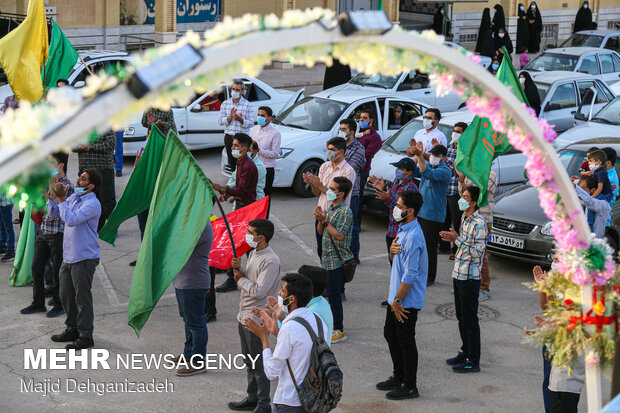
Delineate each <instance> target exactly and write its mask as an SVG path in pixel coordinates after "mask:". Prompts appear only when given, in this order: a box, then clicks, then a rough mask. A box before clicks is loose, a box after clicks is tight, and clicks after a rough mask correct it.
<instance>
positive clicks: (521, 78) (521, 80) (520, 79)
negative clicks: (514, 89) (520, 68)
mask: <svg viewBox="0 0 620 413" xmlns="http://www.w3.org/2000/svg"><path fill="white" fill-rule="evenodd" d="M519 82H521V84H522V85H524V84H525V78H524V77H520V78H519Z"/></svg>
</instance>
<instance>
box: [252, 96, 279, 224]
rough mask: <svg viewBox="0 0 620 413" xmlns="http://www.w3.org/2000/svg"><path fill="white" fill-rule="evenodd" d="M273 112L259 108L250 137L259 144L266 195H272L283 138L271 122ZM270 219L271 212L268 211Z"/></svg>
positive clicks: (267, 107) (265, 107)
mask: <svg viewBox="0 0 620 413" xmlns="http://www.w3.org/2000/svg"><path fill="white" fill-rule="evenodd" d="M272 118H273V111H272V110H271V108H270V107H269V106H261V107H260V108H258V116H257V117H256V122H257V123H258V125H256V126H254V127H253V128H252V130H251V131H250V137H251V138H252V139H254V140H255V141H256V142H257V143H258V148H259V150H258V158H259V159H260V160H261V162H262V163H263V164H264V165H265V168H266V177H265V195H271V189H272V188H273V179H274V177H275V167H276V159H278V156H280V142H281V140H282V137H281V136H280V131H278V130H277V129H276V128H274V127H273V125H272V124H271V120H272ZM267 217H269V211H267Z"/></svg>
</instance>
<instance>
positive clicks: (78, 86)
mask: <svg viewBox="0 0 620 413" xmlns="http://www.w3.org/2000/svg"><path fill="white" fill-rule="evenodd" d="M84 86H86V82H84V81H83V80H78V81H77V82H75V84H74V85H73V87H74V88H76V89H77V88H80V87H84Z"/></svg>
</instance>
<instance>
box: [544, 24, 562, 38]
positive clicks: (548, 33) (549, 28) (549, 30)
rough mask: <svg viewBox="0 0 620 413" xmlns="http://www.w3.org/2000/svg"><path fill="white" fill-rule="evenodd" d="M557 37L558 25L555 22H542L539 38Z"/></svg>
mask: <svg viewBox="0 0 620 413" xmlns="http://www.w3.org/2000/svg"><path fill="white" fill-rule="evenodd" d="M557 37H558V25H557V24H543V29H542V33H541V34H540V38H541V39H557Z"/></svg>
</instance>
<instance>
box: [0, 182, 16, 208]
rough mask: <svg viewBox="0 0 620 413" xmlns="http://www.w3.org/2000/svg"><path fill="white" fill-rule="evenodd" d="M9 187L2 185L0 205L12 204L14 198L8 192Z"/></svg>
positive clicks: (0, 187) (0, 188)
mask: <svg viewBox="0 0 620 413" xmlns="http://www.w3.org/2000/svg"><path fill="white" fill-rule="evenodd" d="M7 190H8V187H7V186H0V206H3V207H4V206H12V205H13V198H12V197H10V196H9V195H8V194H7V192H6V191H7Z"/></svg>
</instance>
